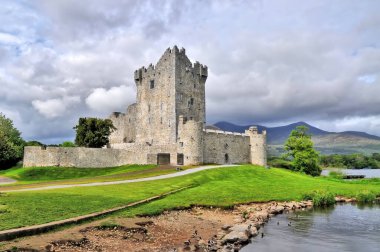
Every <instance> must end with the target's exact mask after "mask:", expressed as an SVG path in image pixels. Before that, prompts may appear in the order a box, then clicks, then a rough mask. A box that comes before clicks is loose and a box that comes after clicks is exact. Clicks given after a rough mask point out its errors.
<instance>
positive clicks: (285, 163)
mask: <svg viewBox="0 0 380 252" xmlns="http://www.w3.org/2000/svg"><path fill="white" fill-rule="evenodd" d="M268 165H269V166H272V167H277V168H285V169H288V170H293V166H292V162H291V161H289V160H285V159H282V158H271V159H269V160H268Z"/></svg>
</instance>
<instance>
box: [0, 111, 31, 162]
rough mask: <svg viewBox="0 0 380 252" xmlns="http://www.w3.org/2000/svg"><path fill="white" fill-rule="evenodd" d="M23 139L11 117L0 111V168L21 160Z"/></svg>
mask: <svg viewBox="0 0 380 252" xmlns="http://www.w3.org/2000/svg"><path fill="white" fill-rule="evenodd" d="M24 144H25V142H24V140H23V139H22V138H21V133H20V131H18V130H17V129H16V128H15V127H14V126H13V122H12V120H11V119H9V118H6V117H5V115H3V114H2V113H0V166H1V167H0V168H3V167H5V168H8V167H10V166H12V165H15V164H16V163H17V162H18V161H20V160H21V158H22V155H23V148H24Z"/></svg>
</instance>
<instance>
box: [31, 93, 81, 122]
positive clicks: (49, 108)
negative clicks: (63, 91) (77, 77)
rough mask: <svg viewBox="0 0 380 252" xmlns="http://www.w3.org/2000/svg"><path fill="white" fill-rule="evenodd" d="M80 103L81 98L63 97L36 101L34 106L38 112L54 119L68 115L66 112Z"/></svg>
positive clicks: (33, 103) (33, 102)
mask: <svg viewBox="0 0 380 252" xmlns="http://www.w3.org/2000/svg"><path fill="white" fill-rule="evenodd" d="M79 102H80V97H79V96H72V97H63V98H61V99H59V98H56V99H49V100H45V101H42V100H34V101H32V105H33V107H34V108H35V109H37V111H38V112H39V113H40V114H42V115H43V116H45V117H46V118H54V117H59V116H64V115H66V114H65V112H66V111H67V109H68V108H70V107H71V106H73V105H75V104H78V103H79Z"/></svg>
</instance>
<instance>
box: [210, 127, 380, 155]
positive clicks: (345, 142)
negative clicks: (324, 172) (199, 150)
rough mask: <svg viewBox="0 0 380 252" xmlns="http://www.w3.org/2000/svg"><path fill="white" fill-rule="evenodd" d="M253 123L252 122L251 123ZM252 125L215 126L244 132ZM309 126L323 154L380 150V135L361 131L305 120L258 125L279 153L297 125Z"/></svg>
mask: <svg viewBox="0 0 380 252" xmlns="http://www.w3.org/2000/svg"><path fill="white" fill-rule="evenodd" d="M251 125H252V124H251ZM251 125H246V126H241V125H235V124H233V123H230V122H218V123H215V124H214V126H215V127H217V128H220V129H221V130H224V131H234V132H241V133H243V132H244V131H245V130H246V129H248V128H249V127H250V126H251ZM301 125H304V126H307V127H308V128H309V133H311V134H312V136H313V137H312V139H313V142H314V144H315V147H316V148H317V149H318V151H320V152H321V153H323V154H331V153H342V154H347V153H355V152H361V153H365V154H369V153H373V152H380V137H379V136H375V135H370V134H368V133H365V132H360V131H345V132H329V131H325V130H321V129H319V128H317V127H314V126H312V125H310V124H307V123H305V122H297V123H292V124H289V125H284V126H279V127H265V126H262V125H257V127H258V129H259V131H262V130H263V129H266V130H267V142H268V145H269V150H270V153H271V154H273V155H278V154H279V153H280V152H281V151H282V145H283V144H284V142H285V140H286V139H287V138H288V136H289V134H290V132H291V131H292V130H293V129H295V128H296V127H297V126H301Z"/></svg>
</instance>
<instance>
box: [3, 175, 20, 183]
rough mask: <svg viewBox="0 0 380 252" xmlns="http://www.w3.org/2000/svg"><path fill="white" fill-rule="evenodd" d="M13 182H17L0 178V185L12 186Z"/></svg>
mask: <svg viewBox="0 0 380 252" xmlns="http://www.w3.org/2000/svg"><path fill="white" fill-rule="evenodd" d="M15 182H17V180H14V179H11V178H7V177H2V176H0V185H6V184H12V183H15Z"/></svg>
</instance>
